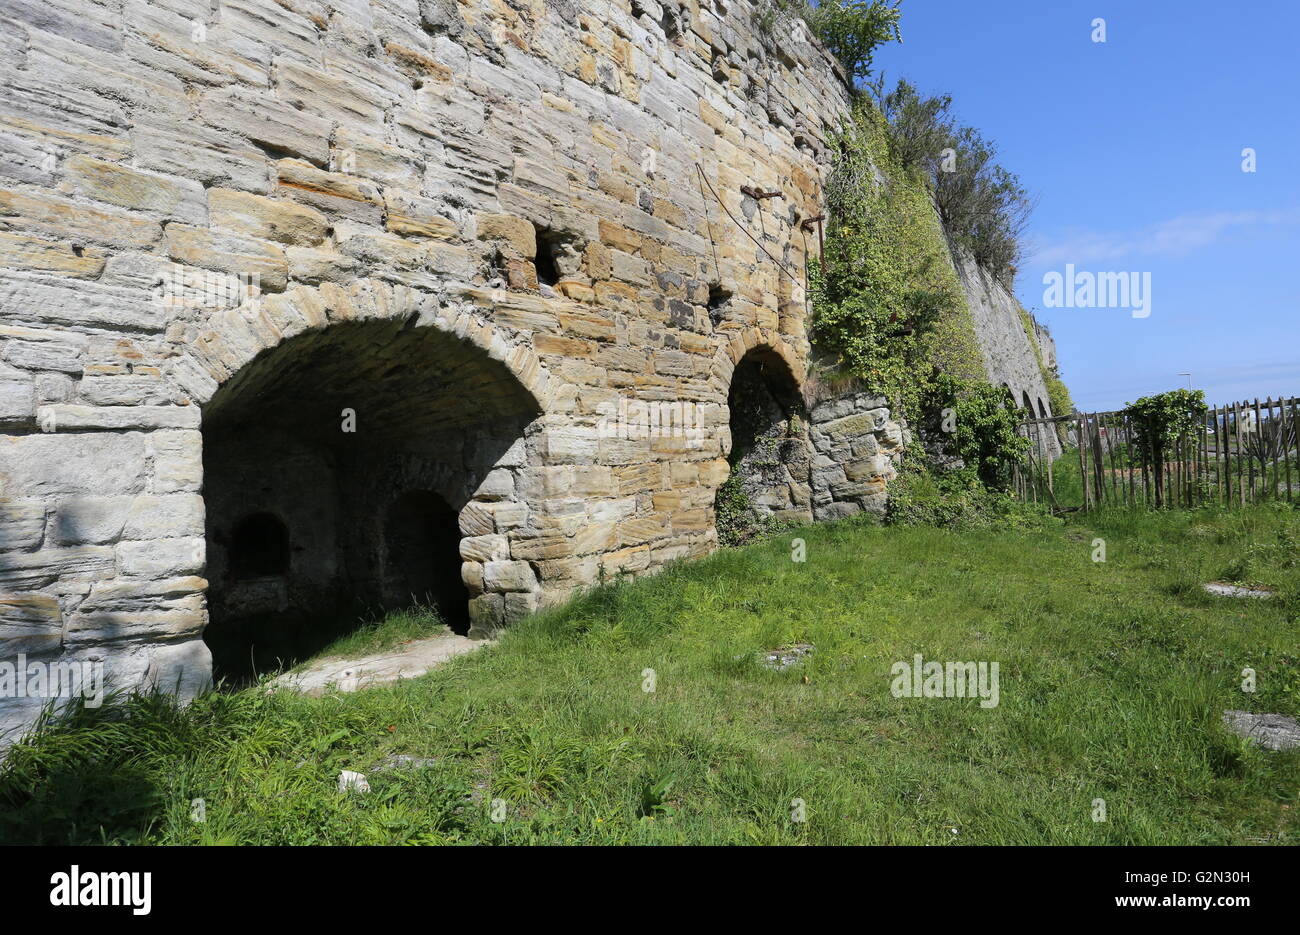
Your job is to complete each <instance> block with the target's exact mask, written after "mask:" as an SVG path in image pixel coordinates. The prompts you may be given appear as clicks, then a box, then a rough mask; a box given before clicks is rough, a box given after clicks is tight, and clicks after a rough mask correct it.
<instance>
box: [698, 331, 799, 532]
mask: <svg viewBox="0 0 1300 935" xmlns="http://www.w3.org/2000/svg"><path fill="white" fill-rule="evenodd" d="M727 405H728V407H729V409H730V419H729V426H730V429H731V452H730V455H729V456H728V459H727V460H728V463H729V464H730V466H731V472H730V474H729V476H728V478H727V480H726V482H725V483H723V484H722V486H721V487H719V488H718V492H717V496H716V499H715V501H714V509H715V519H716V524H717V530H718V540H719V542H721V543H722V544H723V545H738V544H741V543H743V542H746V541H748V540H750V539H752V538H754V537H755V536H756V535H758V534H759V533H761V532H762V531H763V530H764V529H765V528H767V527H769V526H771V525H772V524H774V523H779V522H801V523H806V522H811V521H812V495H811V488H810V485H809V480H810V477H811V470H812V457H811V448H810V445H809V441H808V422H807V416H806V414H805V411H804V404H803V399H802V397H801V395H800V393H799V386H798V384H797V383H796V381H795V378H794V375H793V374H792V373H791V372H790V368H789V366H788V365H787V364H786V362H785V361H784V360H782V359H781V357H780V355H779V354H777V353H776V352H775V351H773V350H772V349H771V348H768V347H756V348H753V349H752V350H750V351H749V352H748V353H746V354H745V356H744V357H742V358H741V360H740V362H739V363H738V364H737V365H736V368H735V371H734V372H733V374H732V378H731V388H730V390H729V392H728V395H727Z"/></svg>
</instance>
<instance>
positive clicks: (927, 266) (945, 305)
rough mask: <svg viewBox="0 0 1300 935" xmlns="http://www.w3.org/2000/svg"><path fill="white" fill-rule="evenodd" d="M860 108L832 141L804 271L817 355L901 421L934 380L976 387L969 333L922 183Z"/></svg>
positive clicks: (976, 353)
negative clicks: (819, 234) (819, 225)
mask: <svg viewBox="0 0 1300 935" xmlns="http://www.w3.org/2000/svg"><path fill="white" fill-rule="evenodd" d="M886 133H887V126H886V124H885V122H884V119H883V118H882V117H881V116H880V114H879V112H878V111H877V110H876V109H875V108H874V107H873V106H872V105H871V104H870V103H869V102H867V101H865V100H862V99H860V100H859V102H858V103H857V105H856V107H855V110H854V112H853V115H852V117H851V119H850V120H849V121H848V122H847V123H846V125H845V126H844V127H843V128H842V129H841V131H840V132H839V133H838V134H837V135H836V137H835V138H834V140H833V146H834V147H835V149H836V154H837V155H836V162H835V166H834V168H833V170H832V172H831V173H830V175H829V177H828V179H827V184H826V203H827V213H828V220H827V224H826V242H825V252H824V253H823V256H822V258H821V259H820V261H816V260H815V261H813V262H811V263H810V269H809V283H810V287H811V290H810V291H811V296H812V301H813V341H814V343H815V344H816V346H817V348H818V350H819V351H820V352H823V353H824V354H826V353H829V355H830V356H832V357H834V358H836V359H837V361H838V364H839V366H840V367H841V368H843V369H844V370H847V371H848V372H849V373H851V374H852V375H853V376H856V377H857V378H859V379H860V380H861V381H862V383H863V384H865V385H866V387H867V388H868V389H869V390H871V391H872V392H876V393H880V394H882V395H885V396H887V397H889V398H890V399H891V400H893V401H894V403H895V404H896V405H901V406H902V408H903V410H904V412H905V413H906V414H907V415H908V417H909V418H911V419H915V418H916V417H917V416H918V415H919V406H920V404H921V400H922V399H923V398H924V396H925V394H926V392H927V390H928V389H929V388H930V387H931V386H932V384H933V382H934V380H935V377H936V375H937V374H938V373H939V372H947V373H951V374H954V375H956V376H959V377H964V378H967V379H982V378H983V374H984V366H983V359H982V357H981V354H980V350H979V344H978V343H977V340H976V336H975V324H974V320H973V319H972V317H971V315H970V312H969V309H968V308H967V306H966V302H965V297H964V295H963V293H962V289H961V284H960V282H959V281H958V279H957V275H956V272H955V271H954V269H953V266H952V263H951V260H950V255H949V251H948V246H947V243H946V241H945V240H944V236H943V232H942V230H941V229H940V227H939V223H938V219H937V218H936V216H935V213H934V206H933V203H932V201H931V199H930V194H929V191H928V190H927V188H926V186H925V183H924V181H923V180H922V178H921V177H920V175H919V174H918V173H916V172H915V171H910V170H908V169H905V168H904V167H903V166H902V165H901V164H900V163H899V162H898V161H897V160H896V159H895V158H894V157H893V156H892V155H891V152H890V147H889V145H888V139H887V136H886Z"/></svg>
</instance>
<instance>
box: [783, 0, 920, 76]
mask: <svg viewBox="0 0 1300 935" xmlns="http://www.w3.org/2000/svg"><path fill="white" fill-rule="evenodd" d="M900 2H901V0H819V2H817V3H810V2H808V0H768V2H767V3H766V4H765V6H764V9H763V11H762V13H761V14H760V18H759V22H758V25H759V28H760V29H762V30H763V31H765V32H769V33H770V32H775V27H776V25H777V23H778V21H779V20H780V19H781V18H782V17H783V16H800V17H802V18H803V20H804V21H805V22H806V23H807V24H808V27H809V29H810V30H811V31H812V33H813V35H815V36H816V37H817V38H818V39H820V40H821V43H822V45H824V46H826V49H827V50H828V51H829V52H830V53H831V54H832V55H834V56H835V57H836V58H837V59H838V60H839V63H840V64H841V65H843V66H844V70H845V71H846V72H848V75H849V80H850V81H856V80H857V79H859V78H865V77H866V76H867V74H868V73H869V72H870V70H871V56H872V54H873V53H874V52H875V51H876V47H877V46H880V45H883V44H884V43H886V42H893V41H897V40H900V39H901V38H902V37H901V35H900V33H899V31H898V19H899V16H901V15H902V11H900V10H899V9H898V5H899V3H900Z"/></svg>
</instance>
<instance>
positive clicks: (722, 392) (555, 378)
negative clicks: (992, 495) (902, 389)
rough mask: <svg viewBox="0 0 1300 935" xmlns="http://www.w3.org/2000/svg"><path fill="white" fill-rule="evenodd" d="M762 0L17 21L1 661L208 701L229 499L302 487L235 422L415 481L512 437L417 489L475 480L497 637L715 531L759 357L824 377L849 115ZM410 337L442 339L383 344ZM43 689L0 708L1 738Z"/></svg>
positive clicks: (468, 550)
mask: <svg viewBox="0 0 1300 935" xmlns="http://www.w3.org/2000/svg"><path fill="white" fill-rule="evenodd" d="M755 16H756V14H755V9H754V6H753V5H752V4H751V3H749V2H747V0H729V2H722V0H718V2H713V3H708V2H705V3H702V2H699V0H688V2H684V3H683V2H676V0H674V2H668V3H658V2H656V0H548V2H543V0H523V2H515V3H511V4H505V3H500V2H498V0H464V2H455V0H336V2H315V0H215V2H214V0H155V2H145V0H48V2H44V3H41V4H33V3H21V4H7V5H5V6H4V7H3V8H0V50H2V51H3V55H2V56H0V277H2V285H0V657H4V658H10V657H14V656H15V654H17V653H19V652H22V653H25V654H27V656H28V658H29V659H30V660H37V661H41V660H44V661H58V660H72V659H87V660H92V661H98V662H102V663H103V664H104V665H105V666H106V667H107V669H108V675H109V679H110V682H111V683H112V684H113V685H115V686H117V687H135V686H140V685H148V684H161V685H165V686H167V687H169V688H170V689H172V690H179V691H180V692H181V694H183V695H188V694H191V693H192V692H194V691H196V690H197V689H198V688H199V687H200V686H201V685H203V684H204V683H205V682H206V680H207V678H208V676H209V670H210V662H209V653H208V651H207V648H206V646H205V645H204V642H203V639H202V634H203V631H204V628H205V626H206V625H207V624H208V622H209V605H208V601H207V595H208V591H209V580H208V577H207V576H209V575H215V574H224V572H223V570H222V568H223V566H222V559H220V557H218V556H217V555H216V554H215V550H216V549H217V548H218V545H219V543H218V537H219V534H220V532H221V530H222V528H224V526H223V524H228V523H229V521H230V520H231V519H232V517H233V514H234V512H235V511H238V510H240V509H251V508H252V507H253V506H254V505H255V504H254V503H253V502H252V501H253V500H255V499H256V496H254V495H253V494H252V493H250V495H249V496H248V497H246V498H243V499H242V500H241V498H240V497H239V496H238V491H239V490H240V488H239V487H238V486H236V487H235V492H234V493H231V492H230V487H229V485H230V484H232V483H233V484H236V485H238V484H240V483H247V484H250V485H251V484H252V483H253V482H252V481H251V480H248V481H240V480H239V477H240V476H241V474H240V472H241V471H242V472H243V475H242V476H246V477H255V476H257V474H258V472H259V471H261V472H269V473H272V474H274V473H276V472H285V471H290V470H291V469H292V459H290V460H288V461H283V460H281V459H278V458H277V457H276V452H277V451H280V450H283V449H282V446H281V447H278V442H277V443H276V444H272V443H269V442H268V443H267V444H260V443H258V442H257V441H256V438H260V437H261V436H255V434H253V433H251V432H250V433H249V434H241V432H240V431H239V425H240V424H244V425H248V426H249V427H250V429H251V428H256V429H257V431H258V432H263V433H270V434H275V433H280V434H279V435H277V436H276V437H277V438H279V437H280V436H281V435H282V436H283V437H284V438H289V437H300V440H301V439H308V440H309V441H310V443H311V446H314V447H311V450H312V451H314V452H316V453H317V455H318V456H319V457H321V458H324V457H325V456H326V454H328V457H329V458H344V457H350V456H351V455H348V454H347V451H348V450H347V449H346V447H345V446H348V445H354V444H355V445H359V446H370V448H371V450H372V452H373V453H374V455H375V457H376V459H377V461H378V462H379V463H381V464H382V465H384V466H387V468H388V469H391V470H390V475H385V476H397V477H403V476H405V477H407V479H408V480H410V482H411V483H415V482H416V481H415V480H414V479H412V478H415V476H416V475H414V474H412V475H402V474H401V472H400V471H397V470H396V469H392V468H391V466H392V465H393V464H398V463H405V461H404V460H403V459H410V458H411V457H415V456H416V455H417V454H418V449H420V447H421V445H422V444H424V442H427V440H428V439H429V438H432V437H433V436H434V435H436V434H437V433H438V432H453V433H458V434H459V435H461V436H464V437H465V438H480V437H492V438H494V439H496V438H498V436H499V435H500V433H502V432H505V433H506V435H507V436H508V437H506V438H505V439H504V443H503V444H501V445H494V446H492V448H493V453H492V455H491V458H490V459H489V460H484V459H483V458H480V457H478V456H475V457H470V458H466V457H459V458H456V459H447V460H446V461H445V463H446V464H455V465H456V466H457V468H456V469H457V470H458V471H459V472H460V473H458V474H457V475H456V476H455V477H449V478H444V479H443V480H441V481H437V483H436V484H435V482H434V481H425V480H421V481H419V483H421V484H424V483H428V484H433V485H434V486H437V485H441V487H440V489H443V490H445V491H448V494H447V495H448V496H449V497H451V498H452V499H455V500H457V501H458V502H456V503H455V504H454V506H455V507H456V509H457V510H458V512H459V525H460V532H461V535H462V536H463V539H462V545H461V557H462V559H463V563H464V564H463V568H462V577H463V581H464V583H465V586H466V589H467V591H468V593H469V595H470V612H471V616H472V617H473V619H474V621H475V626H476V627H477V628H478V632H487V631H490V630H491V629H492V628H494V627H496V626H499V625H501V624H503V623H507V622H509V621H510V620H511V619H513V618H515V617H517V616H519V615H521V614H523V613H527V612H528V611H529V610H531V609H533V608H535V607H537V606H540V605H541V604H542V603H545V602H548V601H554V600H561V599H563V598H565V597H566V596H568V595H569V594H570V593H572V591H573V590H574V589H575V588H578V587H581V586H585V585H589V584H591V583H593V582H594V581H596V580H597V579H598V577H599V576H600V574H601V572H602V571H603V572H605V573H607V574H614V573H619V572H624V573H628V574H641V573H645V572H648V571H651V570H653V569H655V568H657V567H659V566H661V565H663V564H664V563H665V562H668V561H671V560H673V559H677V558H681V557H684V556H692V555H700V554H704V553H707V552H708V551H710V550H711V549H712V548H713V547H714V545H715V542H716V536H715V532H714V524H713V515H712V504H713V498H714V494H715V491H716V489H717V486H718V485H719V484H720V483H722V481H723V480H725V478H726V477H727V474H728V464H727V460H726V459H727V456H728V454H729V453H730V451H731V437H730V429H729V411H728V405H727V401H728V390H729V386H730V382H731V378H732V373H733V370H734V368H735V367H736V365H737V364H738V363H739V362H741V361H742V360H744V359H745V358H746V355H749V354H751V352H754V351H755V350H756V349H757V350H758V351H759V352H761V353H763V354H765V355H771V356H774V357H775V358H777V359H780V360H781V361H783V363H784V366H785V368H786V369H787V371H788V373H789V375H790V377H791V379H792V380H793V382H794V383H795V385H796V386H798V385H800V384H801V383H802V380H803V374H804V368H805V363H806V355H807V341H806V337H805V330H804V329H805V325H806V317H805V312H806V308H805V300H804V295H803V291H802V283H801V276H802V271H803V267H804V260H805V257H806V255H807V252H808V250H809V249H810V248H811V247H812V246H813V245H814V244H815V241H816V236H815V234H812V235H810V234H809V233H808V232H806V231H804V230H803V229H802V227H801V221H802V220H803V219H805V218H808V217H811V216H815V215H817V214H819V213H820V211H821V208H820V203H821V190H820V185H821V179H822V177H823V175H824V172H825V169H826V165H827V155H826V152H825V145H826V135H827V130H828V127H829V126H830V125H832V124H833V123H834V122H835V121H836V120H837V119H838V118H839V117H840V115H842V114H843V113H844V112H845V108H846V106H847V99H846V92H845V87H844V84H843V78H842V74H841V73H840V71H839V70H838V67H837V66H836V65H835V64H834V63H833V62H832V61H831V59H830V58H829V56H828V55H827V54H826V53H825V52H824V50H822V49H821V48H820V47H818V46H816V45H815V44H813V43H811V42H810V41H809V40H808V39H807V38H806V36H804V35H803V34H802V33H799V32H797V31H789V30H786V31H783V32H782V34H781V36H780V42H779V47H778V44H776V43H769V42H767V41H766V40H764V39H763V38H762V36H761V34H760V31H759V30H758V29H757V28H756V27H755V25H754V24H755ZM770 193H775V194H770ZM759 244H761V245H762V247H761V248H760V246H759ZM344 327H349V328H352V329H353V330H351V331H349V332H348V333H347V336H346V337H345V338H340V339H338V340H333V339H331V340H330V341H326V342H325V343H327V344H329V351H328V353H330V354H331V355H334V356H332V357H331V358H330V360H331V361H332V363H331V368H333V369H330V370H329V371H328V372H329V373H331V374H335V375H337V376H335V377H332V378H331V379H329V380H326V379H322V378H315V379H314V378H313V374H317V373H319V372H320V371H319V368H317V367H315V365H314V363H313V362H314V361H318V359H319V358H318V357H315V356H313V355H316V354H321V353H326V351H324V350H321V349H320V347H318V346H317V345H318V344H319V343H320V342H319V341H318V337H317V336H320V335H332V334H334V333H335V329H339V328H344ZM411 334H428V335H433V336H434V337H430V338H428V340H426V341H424V342H423V343H422V344H420V347H421V348H422V350H419V351H415V350H412V352H411V353H409V354H402V355H394V356H395V357H399V358H400V359H397V360H393V361H390V362H389V363H390V364H391V366H390V365H389V364H385V365H384V366H378V365H375V364H374V361H375V360H376V359H377V355H380V354H381V352H382V351H383V349H384V348H393V347H395V346H396V345H395V343H394V342H397V341H400V340H405V338H403V337H402V336H403V335H411ZM414 347H415V345H414V344H413V345H412V348H414ZM228 398H230V399H234V398H237V399H238V400H239V403H238V406H237V407H236V409H235V410H233V411H237V412H238V413H239V414H240V419H242V420H244V421H243V422H242V423H240V422H236V424H235V426H234V428H233V430H231V426H229V425H225V424H224V423H223V425H222V426H221V428H222V431H220V432H218V431H217V428H216V427H215V424H214V423H213V419H217V417H216V416H215V415H212V418H209V417H210V415H211V414H212V413H216V412H217V411H218V410H222V409H223V408H224V407H225V406H226V402H225V401H226V400H227V399H228ZM629 402H631V403H634V404H635V406H634V407H632V408H629V406H628V403H629ZM673 407H676V408H675V409H673V412H675V413H676V415H677V417H678V418H677V422H676V423H674V421H673V419H672V418H670V417H669V416H668V415H664V414H663V410H665V409H672V408H673ZM683 407H685V408H683ZM344 409H350V410H353V411H354V414H355V419H356V427H355V434H344V433H346V430H344V429H342V428H341V424H342V420H341V414H342V411H343V410H344ZM210 410H211V412H210ZM225 411H232V410H225ZM629 412H637V413H648V415H647V416H646V418H644V419H642V418H641V417H640V416H638V417H636V418H632V419H631V420H630V423H631V424H629V419H630V417H629V416H628V415H627V414H628V413H629ZM448 413H451V414H453V415H454V417H449V418H446V419H444V418H443V416H444V415H446V414H448ZM683 419H684V421H685V422H686V423H687V424H689V425H690V426H692V427H693V429H695V430H696V431H694V432H693V433H685V434H684V433H682V432H680V431H676V430H675V429H671V427H672V426H673V425H680V424H682V422H683ZM217 421H221V420H220V419H217ZM665 426H669V427H670V430H666V429H665ZM422 439H423V440H424V442H422V441H421V440H422ZM218 444H219V445H225V446H233V447H234V448H235V449H237V456H232V457H223V455H224V454H225V453H226V449H225V448H222V449H221V451H220V452H217V453H216V454H217V455H218V456H217V457H216V458H215V459H213V458H210V457H209V455H212V454H213V453H214V452H213V450H212V448H213V446H214V445H218ZM426 447H427V445H426ZM850 447H851V446H850ZM205 448H206V449H207V450H206V451H205ZM830 456H831V457H834V455H830ZM855 463H856V462H855ZM214 464H215V465H217V467H213V466H212V465H214ZM205 465H206V467H207V469H208V470H219V471H222V472H227V471H229V472H233V473H223V475H222V477H221V478H220V479H216V478H213V479H211V480H212V483H208V482H207V481H205ZM881 467H882V470H883V465H882V466H881ZM394 471H395V472H396V473H393V472H394ZM340 476H344V477H347V476H349V475H347V474H346V472H344V474H343V475H340ZM879 476H881V477H883V476H884V474H883V473H882V474H881V475H879ZM846 477H847V474H846ZM303 482H306V478H304V479H303ZM359 483H362V482H361V481H360V480H356V479H354V480H352V481H347V482H346V483H345V487H347V485H348V484H352V485H354V486H355V485H356V484H359ZM223 485H225V486H223ZM348 489H351V488H348ZM223 490H225V491H226V492H225V493H221V491H223ZM250 490H251V486H250ZM213 491H216V492H217V493H216V494H215V496H214V495H213ZM394 492H396V488H394ZM345 495H346V491H345ZM855 496H857V494H855ZM873 496H874V493H873ZM379 508H380V505H378V504H377V505H376V506H375V509H376V510H378V509H379ZM285 512H286V513H287V514H292V512H293V511H292V510H289V509H288V508H287V507H286V508H285ZM288 519H289V520H292V519H293V516H292V515H289V516H288ZM307 534H308V532H306V531H303V530H301V529H293V528H291V529H290V535H291V537H294V536H298V537H301V536H305V535H307ZM310 534H311V535H329V533H327V532H322V531H320V530H318V529H315V528H313V530H312V531H311V533H310ZM362 551H363V553H364V551H365V550H364V549H363V550H362ZM210 553H213V554H211V555H210ZM363 564H364V562H363ZM348 566H349V561H348V560H346V559H345V560H344V561H343V562H342V570H341V571H339V572H338V573H339V574H343V575H351V574H352V572H351V571H350V570H349V568H348ZM346 580H353V579H351V578H347V579H346ZM38 706H39V700H34V699H16V698H0V731H3V730H4V729H7V728H13V729H21V728H22V727H23V726H24V725H26V724H27V723H30V721H31V718H32V716H33V714H34V711H35V709H36V707H38Z"/></svg>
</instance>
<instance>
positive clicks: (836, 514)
mask: <svg viewBox="0 0 1300 935" xmlns="http://www.w3.org/2000/svg"><path fill="white" fill-rule="evenodd" d="M887 403H888V401H887V400H886V399H885V398H884V397H881V396H872V395H871V394H869V393H853V394H849V395H846V396H843V397H840V398H838V399H830V400H826V401H824V402H820V403H818V404H817V405H815V406H814V407H813V408H812V411H811V427H810V434H811V438H812V443H813V452H814V453H813V461H812V502H813V515H814V517H815V518H816V519H817V520H819V521H823V520H833V519H842V518H843V517H846V516H853V515H854V514H857V513H861V512H862V511H864V510H865V511H868V512H872V513H884V511H885V506H886V502H887V499H888V498H887V496H886V492H885V488H886V486H887V485H888V483H889V482H890V481H891V480H893V479H894V478H895V477H896V476H898V465H899V462H900V461H901V460H902V457H903V450H904V448H905V447H906V446H907V445H908V444H910V443H911V433H910V431H909V430H908V428H907V425H906V423H905V422H903V421H902V420H895V419H893V418H891V416H890V412H889V407H888V405H887Z"/></svg>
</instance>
